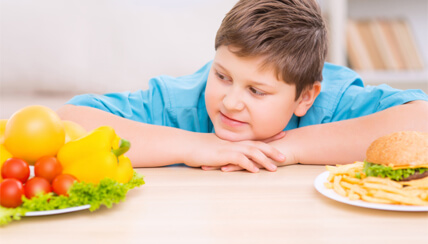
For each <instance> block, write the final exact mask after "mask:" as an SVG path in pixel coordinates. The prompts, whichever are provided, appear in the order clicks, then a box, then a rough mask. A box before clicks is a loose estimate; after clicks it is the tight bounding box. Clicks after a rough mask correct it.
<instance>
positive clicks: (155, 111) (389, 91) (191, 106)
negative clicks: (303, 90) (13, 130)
mask: <svg viewBox="0 0 428 244" xmlns="http://www.w3.org/2000/svg"><path fill="white" fill-rule="evenodd" d="M211 64H212V62H209V63H207V64H206V65H205V66H204V67H202V68H201V69H200V70H198V71H197V72H196V73H194V74H192V75H187V76H181V77H171V76H158V77H155V78H153V79H151V80H150V81H149V89H148V90H139V91H136V92H120V93H109V94H104V95H96V94H85V95H79V96H75V97H74V98H72V99H71V100H70V101H68V102H67V103H68V104H74V105H78V106H89V107H93V108H97V109H101V110H103V111H106V112H110V113H112V114H115V115H117V116H120V117H123V118H127V119H131V120H135V121H139V122H143V123H148V124H154V125H164V126H170V127H175V128H180V129H184V130H188V131H194V132H214V128H213V125H212V122H211V120H210V118H209V117H208V113H207V110H206V107H205V86H206V83H207V78H208V73H209V71H210V68H211ZM414 100H425V101H428V96H427V95H426V94H425V93H424V92H422V91H421V90H404V91H403V90H398V89H394V88H391V87H389V86H387V85H379V86H366V87H364V85H363V82H362V80H361V78H360V77H359V75H358V74H357V73H355V72H354V71H352V70H351V69H348V68H346V67H342V66H337V65H333V64H329V63H325V65H324V69H323V81H322V82H321V92H320V94H319V95H318V97H317V98H316V99H315V101H314V104H313V105H312V107H311V108H310V109H309V110H308V111H307V113H306V115H305V116H303V117H297V116H293V117H292V118H291V119H290V121H289V123H288V125H287V126H286V128H285V129H284V130H290V129H295V128H299V127H303V126H308V125H316V124H322V123H330V122H335V121H341V120H346V119H352V118H357V117H361V116H365V115H369V114H373V113H376V112H379V111H382V110H384V109H387V108H389V107H393V106H396V105H400V104H403V103H407V102H410V101H414Z"/></svg>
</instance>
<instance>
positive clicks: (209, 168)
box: [201, 165, 220, 170]
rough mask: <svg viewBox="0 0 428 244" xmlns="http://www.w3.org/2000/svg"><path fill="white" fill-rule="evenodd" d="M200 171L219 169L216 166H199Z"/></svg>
mask: <svg viewBox="0 0 428 244" xmlns="http://www.w3.org/2000/svg"><path fill="white" fill-rule="evenodd" d="M201 169H202V170H218V169H220V167H218V166H205V165H204V166H201Z"/></svg>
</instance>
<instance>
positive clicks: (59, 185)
mask: <svg viewBox="0 0 428 244" xmlns="http://www.w3.org/2000/svg"><path fill="white" fill-rule="evenodd" d="M75 181H77V179H76V177H74V176H72V175H69V174H62V175H58V176H57V177H55V179H54V180H53V181H52V188H53V191H54V192H55V193H56V194H58V195H64V196H68V190H69V189H70V187H71V186H72V185H73V183H74V182H75Z"/></svg>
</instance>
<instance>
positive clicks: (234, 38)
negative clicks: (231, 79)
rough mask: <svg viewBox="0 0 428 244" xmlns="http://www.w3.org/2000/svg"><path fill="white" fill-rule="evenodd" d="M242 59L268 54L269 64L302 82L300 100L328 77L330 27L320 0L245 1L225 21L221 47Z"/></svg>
mask: <svg viewBox="0 0 428 244" xmlns="http://www.w3.org/2000/svg"><path fill="white" fill-rule="evenodd" d="M222 45H224V46H233V47H235V50H234V53H235V54H236V55H238V56H241V57H254V56H262V57H264V58H265V61H264V63H263V65H264V66H268V67H269V68H272V69H273V70H274V72H275V74H276V76H277V78H278V80H283V81H285V82H286V83H288V84H294V85H295V86H296V99H297V98H298V97H299V96H300V93H301V92H302V91H303V90H304V89H305V88H307V87H310V86H311V85H312V84H313V83H314V82H315V81H321V80H322V69H323V66H324V61H325V57H326V54H327V30H326V27H325V24H324V20H323V18H322V15H321V11H320V8H319V6H318V4H317V2H316V0H241V1H239V2H238V3H237V4H236V5H235V6H234V7H233V8H232V10H230V11H229V13H228V14H227V15H226V17H225V18H224V19H223V22H222V24H221V26H220V28H219V30H218V32H217V36H216V39H215V48H216V50H217V48H218V47H220V46H222Z"/></svg>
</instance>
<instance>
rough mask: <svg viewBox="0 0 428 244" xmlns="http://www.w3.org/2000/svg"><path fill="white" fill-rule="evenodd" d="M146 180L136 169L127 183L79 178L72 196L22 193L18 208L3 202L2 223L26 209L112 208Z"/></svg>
mask: <svg viewBox="0 0 428 244" xmlns="http://www.w3.org/2000/svg"><path fill="white" fill-rule="evenodd" d="M143 184H144V179H143V176H142V175H140V174H138V173H137V172H135V171H134V175H133V177H132V179H131V180H130V181H129V182H128V183H125V184H122V183H119V182H117V181H114V180H112V179H108V178H106V179H103V180H101V181H100V182H99V183H98V184H93V183H85V182H76V183H74V184H73V186H72V187H71V188H70V190H69V196H68V197H66V196H58V195H55V194H54V193H48V194H43V195H38V196H36V197H33V198H31V199H28V198H26V197H25V196H24V197H22V201H23V202H22V205H21V206H19V207H17V208H4V207H1V206H0V226H3V225H6V224H8V223H10V222H11V221H12V220H19V219H21V216H24V215H25V213H26V212H32V211H47V210H55V209H63V208H70V207H76V206H82V205H87V204H89V205H90V208H89V210H90V211H91V212H92V211H95V210H97V209H98V208H100V206H101V205H104V206H106V207H107V208H111V207H112V206H113V204H114V203H119V202H120V201H124V200H125V197H126V193H127V192H128V191H129V190H131V189H133V188H135V187H139V186H141V185H143Z"/></svg>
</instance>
